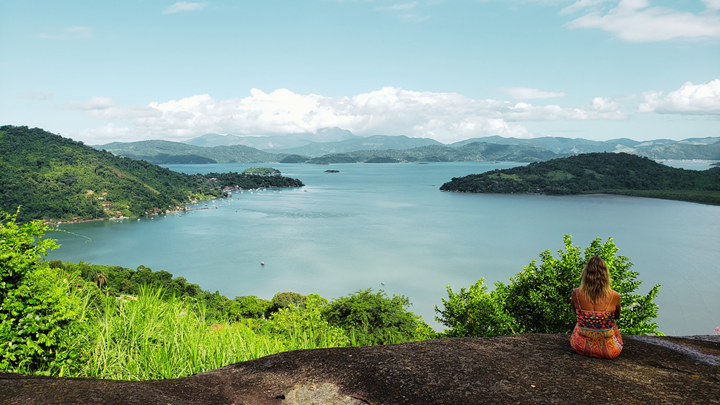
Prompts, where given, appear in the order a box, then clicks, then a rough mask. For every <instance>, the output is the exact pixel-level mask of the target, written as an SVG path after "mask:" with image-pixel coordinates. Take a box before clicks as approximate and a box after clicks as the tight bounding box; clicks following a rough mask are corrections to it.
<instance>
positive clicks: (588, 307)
mask: <svg viewBox="0 0 720 405" xmlns="http://www.w3.org/2000/svg"><path fill="white" fill-rule="evenodd" d="M572 307H573V311H576V310H578V309H582V310H583V311H595V312H612V313H613V315H614V316H613V317H614V318H615V319H618V318H620V294H618V292H617V291H615V290H610V296H609V297H607V298H606V299H601V300H598V301H597V302H596V303H594V304H593V303H592V302H590V300H588V299H587V297H585V294H583V293H581V292H580V291H579V289H577V288H576V289H575V290H573V295H572Z"/></svg>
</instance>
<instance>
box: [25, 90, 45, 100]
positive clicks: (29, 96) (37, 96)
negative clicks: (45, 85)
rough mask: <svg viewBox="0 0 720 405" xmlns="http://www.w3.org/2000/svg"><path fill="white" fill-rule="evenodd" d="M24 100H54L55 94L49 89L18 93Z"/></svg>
mask: <svg viewBox="0 0 720 405" xmlns="http://www.w3.org/2000/svg"><path fill="white" fill-rule="evenodd" d="M18 98H20V99H23V100H52V99H53V94H52V93H51V92H49V91H42V90H40V91H27V92H25V93H21V94H19V95H18Z"/></svg>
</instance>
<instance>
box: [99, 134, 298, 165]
mask: <svg viewBox="0 0 720 405" xmlns="http://www.w3.org/2000/svg"><path fill="white" fill-rule="evenodd" d="M93 147H94V148H96V149H101V150H106V151H108V152H111V153H112V154H114V155H118V156H125V157H128V158H132V159H139V160H145V161H147V162H150V163H154V164H186V163H266V162H279V161H280V160H282V159H283V158H285V157H286V156H287V155H277V154H273V153H267V152H263V151H261V150H258V149H255V148H251V147H249V146H244V145H230V146H215V147H204V146H194V145H187V144H184V143H180V142H170V141H160V140H153V141H138V142H113V143H108V144H105V145H95V146H93Z"/></svg>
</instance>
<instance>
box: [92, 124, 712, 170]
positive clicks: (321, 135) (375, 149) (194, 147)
mask: <svg viewBox="0 0 720 405" xmlns="http://www.w3.org/2000/svg"><path fill="white" fill-rule="evenodd" d="M474 143H478V144H492V145H505V146H513V147H514V148H509V149H504V152H503V153H507V155H503V154H502V153H500V154H494V153H495V152H492V153H490V154H488V152H485V149H483V151H482V153H480V152H478V150H479V149H478V148H487V146H482V147H481V146H475V147H473V148H469V149H467V148H466V149H463V148H464V147H466V146H468V145H471V144H474ZM94 147H95V148H97V149H104V150H107V151H109V152H112V153H113V154H116V155H120V156H126V157H130V158H134V159H143V160H146V161H148V162H151V163H155V164H172V163H254V162H284V163H299V162H308V163H318V162H331V161H332V162H341V161H347V162H367V161H372V162H375V161H378V160H373V159H380V160H379V161H384V162H385V161H387V162H391V161H400V162H406V161H462V160H517V159H523V160H519V161H536V160H546V159H551V158H554V157H562V156H570V155H575V154H580V153H594V152H616V153H617V152H625V153H630V154H634V155H639V156H646V157H649V158H652V159H705V160H720V137H709V138H689V139H685V140H681V141H675V140H671V139H656V140H651V141H642V142H641V141H635V140H632V139H627V138H620V139H612V140H609V141H593V140H588V139H582V138H563V137H541V138H531V139H519V138H504V137H500V136H489V137H482V138H472V139H466V140H463V141H460V142H456V143H452V144H449V145H445V144H442V143H440V142H438V141H435V140H433V139H429V138H410V137H407V136H388V135H373V136H369V137H360V136H356V135H354V134H352V133H351V132H350V131H346V130H343V129H340V128H325V129H321V130H318V131H317V133H314V134H313V133H296V134H289V135H273V136H237V135H218V134H205V135H203V136H201V137H198V138H194V139H190V140H188V141H186V142H185V143H179V142H170V141H140V142H130V143H123V142H114V143H110V144H106V145H97V146H94ZM422 148H425V149H422ZM522 148H530V149H527V150H525V151H521V150H522ZM451 149H456V150H457V151H455V152H453V151H452V150H451ZM403 151H404V152H403ZM498 151H499V150H498ZM543 151H544V152H543ZM541 152H542V153H541ZM545 152H548V153H545Z"/></svg>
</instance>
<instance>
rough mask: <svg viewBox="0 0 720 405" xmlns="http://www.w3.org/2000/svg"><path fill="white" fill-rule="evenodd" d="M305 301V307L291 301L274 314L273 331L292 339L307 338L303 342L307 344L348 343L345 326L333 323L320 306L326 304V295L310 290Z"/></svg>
mask: <svg viewBox="0 0 720 405" xmlns="http://www.w3.org/2000/svg"><path fill="white" fill-rule="evenodd" d="M298 295H299V294H298ZM303 304H304V305H303V307H300V306H298V305H295V304H289V305H288V306H287V307H286V308H280V309H279V310H278V311H277V312H276V313H274V314H272V316H271V317H270V322H269V328H270V331H271V332H272V333H274V334H278V335H280V336H284V337H285V338H287V339H288V340H290V341H293V340H298V339H300V340H302V341H306V343H305V344H304V346H305V347H308V348H316V347H334V346H346V345H347V344H348V343H349V340H348V337H347V335H346V334H345V331H344V330H343V329H342V328H340V327H338V326H335V325H331V324H330V323H328V321H327V320H325V318H323V316H322V313H321V310H322V308H323V307H324V306H327V300H326V299H325V298H322V297H321V296H319V295H317V294H309V295H308V296H307V297H306V299H305V300H304V302H303Z"/></svg>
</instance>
